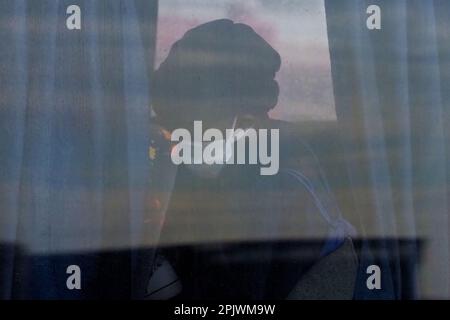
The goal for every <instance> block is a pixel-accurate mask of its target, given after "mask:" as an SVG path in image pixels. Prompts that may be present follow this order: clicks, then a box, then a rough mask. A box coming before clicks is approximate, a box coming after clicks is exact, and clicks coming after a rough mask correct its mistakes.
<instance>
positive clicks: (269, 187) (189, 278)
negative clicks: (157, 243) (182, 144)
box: [152, 19, 347, 299]
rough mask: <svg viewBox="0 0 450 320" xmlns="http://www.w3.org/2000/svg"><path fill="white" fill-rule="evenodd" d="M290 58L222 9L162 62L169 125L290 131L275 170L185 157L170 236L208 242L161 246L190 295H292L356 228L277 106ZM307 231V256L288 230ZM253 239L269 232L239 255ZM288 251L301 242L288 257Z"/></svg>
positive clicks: (156, 106)
mask: <svg viewBox="0 0 450 320" xmlns="http://www.w3.org/2000/svg"><path fill="white" fill-rule="evenodd" d="M280 67H281V57H280V55H279V54H278V52H277V51H276V50H275V49H274V48H272V46H271V45H270V44H269V43H268V42H267V41H266V40H264V39H263V38H262V37H261V36H260V35H258V34H257V33H256V32H255V31H254V30H253V29H252V28H251V27H250V26H248V25H245V24H241V23H234V22H233V21H231V20H228V19H222V20H215V21H211V22H208V23H205V24H202V25H200V26H198V27H195V28H193V29H191V30H189V31H187V32H186V33H185V35H184V36H183V37H182V38H181V39H180V40H178V41H177V42H175V43H174V44H173V46H172V48H171V50H170V52H169V54H168V56H167V58H166V59H165V60H164V62H162V64H161V65H160V66H159V68H158V69H157V70H156V71H155V74H154V79H153V87H152V98H153V102H152V106H153V110H154V112H155V114H156V120H157V122H158V123H159V124H160V125H162V126H164V127H165V128H166V129H167V130H169V131H173V130H175V129H177V128H186V129H188V130H192V129H193V123H194V121H196V120H201V121H202V123H203V128H204V130H206V129H208V128H216V129H219V130H224V129H226V128H231V127H232V125H233V124H234V125H235V126H236V127H237V128H242V129H245V128H250V127H252V128H255V129H259V128H264V129H273V128H277V129H279V130H280V136H281V138H280V162H281V163H282V165H280V167H282V168H283V169H282V170H281V171H280V172H279V173H278V174H277V175H275V176H270V177H265V176H261V175H260V174H259V173H260V171H259V167H258V166H254V165H230V166H226V165H225V166H223V169H222V170H221V171H219V172H218V175H216V176H214V177H212V178H211V177H209V178H205V176H204V175H201V174H200V175H199V174H198V170H195V171H194V170H191V169H189V167H188V166H185V165H180V166H179V167H178V172H177V177H176V182H175V186H174V189H173V192H172V197H171V200H170V203H169V206H168V209H167V212H166V219H165V224H164V228H163V231H162V235H161V242H162V243H164V242H172V243H173V242H176V243H184V241H187V240H186V234H187V235H188V236H189V237H190V238H189V239H190V240H189V241H194V242H195V241H197V242H207V243H206V245H205V243H203V244H202V245H198V246H195V245H194V246H183V247H180V248H177V249H176V250H164V248H163V249H162V250H161V252H164V254H165V255H166V257H167V259H168V260H169V261H170V263H171V264H172V265H173V268H174V269H175V271H176V273H177V274H178V275H179V277H180V279H181V282H182V283H183V289H182V292H181V294H180V295H179V297H180V298H189V299H196V298H198V299H205V298H247V299H270V298H276V299H282V298H286V297H288V295H289V293H290V292H291V291H292V289H293V288H294V287H295V285H296V283H297V282H298V280H299V279H300V278H301V276H302V275H303V274H304V273H305V272H306V271H307V270H308V269H309V268H310V267H311V266H312V265H313V264H314V263H315V262H317V261H319V260H320V259H321V258H322V257H324V256H325V255H326V254H328V253H330V252H333V251H334V250H336V249H337V248H338V247H339V246H340V245H342V242H343V239H344V238H345V236H346V234H347V230H344V229H346V227H347V226H346V225H345V223H344V222H343V220H342V219H340V216H339V210H338V208H337V206H336V204H335V203H334V200H333V197H332V196H331V193H330V192H329V189H328V188H327V185H326V183H325V182H324V181H325V180H324V178H323V176H322V171H321V169H320V167H319V166H318V164H317V161H316V160H315V158H314V156H313V155H312V154H311V152H310V150H309V149H308V147H307V146H306V145H305V144H303V143H302V142H301V141H300V139H299V137H298V136H297V135H296V134H295V128H294V127H295V126H293V125H290V124H289V123H287V122H283V121H278V120H273V119H270V117H269V116H268V112H269V111H270V110H271V109H272V108H274V107H275V106H276V104H277V102H278V95H279V87H278V83H277V81H276V80H275V77H276V74H277V72H278V71H279V69H280ZM292 221H295V224H293V223H292ZM330 230H331V231H332V232H331V231H330ZM331 233H332V234H333V235H332V236H331V238H332V241H330V234H331ZM299 234H300V235H301V237H302V238H304V239H309V240H311V239H314V240H317V241H307V242H305V243H303V244H299V243H297V244H296V245H295V246H294V247H295V252H297V253H300V255H301V256H300V257H298V256H295V255H294V256H292V245H290V244H286V243H285V242H280V241H279V240H280V239H286V238H289V237H292V236H293V235H297V236H298V235H299ZM211 235H213V236H215V240H211V239H212V238H211ZM205 239H206V240H205ZM336 239H338V240H336ZM230 240H233V241H234V243H235V244H234V245H233V244H232V243H233V241H230ZM252 240H261V241H259V242H258V243H257V245H256V248H257V249H256V252H257V254H256V257H255V258H254V259H249V260H247V259H242V258H240V259H239V258H237V257H242V255H243V256H244V257H245V256H246V254H247V253H248V250H249V247H248V246H247V245H246V244H245V243H247V242H250V241H252ZM213 241H214V245H213V246H214V250H215V252H216V254H215V255H212V254H211V250H210V249H211V248H210V246H209V245H211V243H210V242H213ZM230 243H231V244H230ZM289 250H291V251H289ZM286 252H291V255H289V253H288V256H289V258H288V259H286ZM283 254H284V256H283Z"/></svg>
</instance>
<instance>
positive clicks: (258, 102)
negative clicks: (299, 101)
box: [152, 20, 281, 130]
mask: <svg viewBox="0 0 450 320" xmlns="http://www.w3.org/2000/svg"><path fill="white" fill-rule="evenodd" d="M280 65H281V59H280V55H279V54H278V53H277V52H276V51H275V50H274V49H273V48H272V47H271V46H270V45H269V44H268V43H267V42H266V41H265V40H264V39H263V38H262V37H261V36H259V35H258V34H257V33H256V32H255V31H254V30H253V29H252V28H251V27H249V26H247V25H245V24H240V23H233V21H231V20H216V21H212V22H208V23H205V24H202V25H200V26H198V27H196V28H193V29H191V30H189V31H188V32H186V34H185V35H184V36H183V37H182V38H181V39H180V40H178V41H177V42H176V43H175V44H174V45H173V46H172V48H171V50H170V52H169V55H168V57H167V58H166V60H165V61H164V62H163V63H162V64H161V65H160V67H159V69H158V70H157V71H155V77H154V81H153V92H152V97H153V103H152V105H153V110H154V111H155V113H156V115H157V117H158V119H159V121H160V122H161V123H162V124H163V125H164V126H166V127H167V128H168V129H170V130H173V129H176V128H189V126H191V125H192V123H193V122H194V120H202V121H203V124H204V127H205V128H213V127H214V128H218V129H224V128H229V127H230V126H231V125H232V123H233V121H234V119H235V118H236V116H238V117H241V116H243V117H249V116H250V117H255V118H256V117H264V118H265V117H267V113H268V111H269V110H270V109H272V108H273V107H275V105H276V104H277V101H278V94H279V89H278V84H277V82H276V81H275V75H276V73H277V71H278V70H279V69H280Z"/></svg>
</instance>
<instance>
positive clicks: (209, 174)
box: [185, 117, 249, 179]
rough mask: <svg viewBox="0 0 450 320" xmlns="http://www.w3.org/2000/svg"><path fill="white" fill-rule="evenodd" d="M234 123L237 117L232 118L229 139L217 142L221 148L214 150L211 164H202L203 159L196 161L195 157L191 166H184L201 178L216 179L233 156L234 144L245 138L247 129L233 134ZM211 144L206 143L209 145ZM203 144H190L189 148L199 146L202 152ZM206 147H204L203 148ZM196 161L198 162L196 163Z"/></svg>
mask: <svg viewBox="0 0 450 320" xmlns="http://www.w3.org/2000/svg"><path fill="white" fill-rule="evenodd" d="M236 123H237V117H235V118H234V121H233V127H232V129H233V134H232V135H231V136H229V137H227V138H226V139H222V140H217V141H220V142H222V143H220V146H222V147H221V148H220V149H219V150H218V149H217V148H216V153H215V155H214V157H213V159H212V160H213V161H212V162H213V164H207V163H204V161H203V159H196V158H195V155H194V158H193V159H192V160H193V161H191V163H192V164H185V166H186V167H187V168H188V169H189V170H190V171H191V172H192V173H194V174H195V175H197V176H199V177H201V178H206V179H214V178H217V177H218V176H219V175H220V172H221V171H222V169H223V167H224V165H225V164H226V163H227V162H228V161H229V160H230V159H231V157H233V156H234V153H233V148H234V143H235V142H237V141H239V140H240V139H242V138H243V137H245V135H246V134H247V132H248V130H249V129H246V130H245V131H240V134H239V133H236V132H235V130H234V129H235V127H236ZM217 141H215V142H214V143H217ZM211 143H212V142H210V143H208V145H209V144H211ZM203 144H204V143H203V142H197V141H195V142H192V143H191V146H192V147H198V146H201V147H202V150H204V149H203ZM205 147H206V146H205ZM200 156H201V157H203V152H202V155H200ZM196 160H198V161H196ZM195 162H197V163H198V162H201V164H194V163H195Z"/></svg>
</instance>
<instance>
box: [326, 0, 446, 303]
mask: <svg viewBox="0 0 450 320" xmlns="http://www.w3.org/2000/svg"><path fill="white" fill-rule="evenodd" d="M371 4H376V5H379V6H380V8H381V14H382V16H381V18H382V28H381V30H368V29H367V28H366V27H365V26H366V18H367V17H368V15H366V9H367V7H368V6H369V5H371ZM326 12H327V23H328V34H329V41H330V52H331V62H332V72H333V84H334V90H335V101H336V111H337V114H338V122H339V126H340V130H341V133H342V137H343V145H344V151H345V154H343V157H345V160H346V162H347V165H348V172H349V175H350V180H351V185H350V186H351V197H350V198H348V199H352V200H350V201H347V202H344V203H342V206H343V210H344V211H345V212H348V213H352V212H353V214H352V215H354V216H357V217H359V219H360V221H361V223H360V225H359V226H358V228H359V229H361V231H362V232H363V233H364V234H365V235H366V236H368V237H378V238H380V237H381V238H383V239H388V238H393V239H402V238H403V239H423V240H424V241H425V244H426V246H425V248H426V249H425V251H424V253H425V255H424V256H423V261H422V264H421V265H420V266H421V269H420V278H417V277H416V276H415V275H414V274H410V272H411V267H413V265H414V263H415V262H414V261H411V262H410V263H409V267H407V266H404V265H399V264H398V263H397V264H396V263H391V264H390V265H385V269H387V270H390V273H391V274H392V275H396V276H395V277H393V278H387V279H386V282H385V285H386V286H387V287H395V291H396V297H405V296H409V294H408V292H406V291H408V290H409V289H411V288H412V287H414V286H415V285H417V283H420V285H421V290H420V293H421V294H422V297H425V298H427V297H428V298H429V297H439V298H448V297H449V284H450V278H449V277H450V274H449V268H448V265H449V262H450V260H449V257H450V256H449V253H450V250H449V181H450V180H449V172H450V171H449V165H448V164H449V154H448V142H449V137H450V125H449V118H450V114H449V96H448V95H449V92H450V90H449V88H448V84H449V75H450V73H449V68H448V66H449V59H450V46H449V43H450V42H449V33H448V30H449V21H450V3H448V1H439V0H438V1H403V0H398V1H356V0H348V1H326ZM385 254H386V255H388V256H390V258H391V259H393V260H394V261H395V260H396V259H397V258H398V257H401V256H402V254H404V252H402V251H401V250H399V248H398V247H397V246H394V249H393V251H390V253H387V252H385ZM395 278H397V280H395ZM399 279H402V280H401V281H399ZM391 280H392V281H391ZM418 281H419V282H418ZM405 283H409V285H408V286H407V287H405V286H404V284H405ZM402 288H403V290H404V291H403V292H402Z"/></svg>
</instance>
